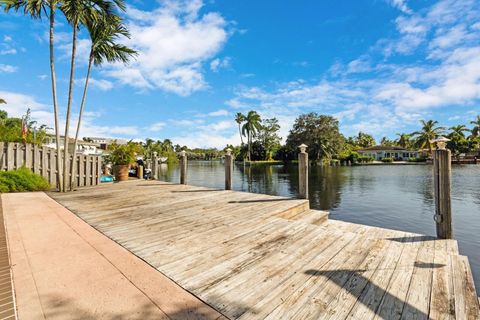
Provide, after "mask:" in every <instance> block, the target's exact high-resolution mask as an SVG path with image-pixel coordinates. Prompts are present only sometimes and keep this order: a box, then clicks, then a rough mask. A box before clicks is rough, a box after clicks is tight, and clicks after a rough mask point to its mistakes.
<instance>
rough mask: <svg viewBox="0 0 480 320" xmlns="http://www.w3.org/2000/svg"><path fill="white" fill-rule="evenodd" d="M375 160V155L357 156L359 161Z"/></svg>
mask: <svg viewBox="0 0 480 320" xmlns="http://www.w3.org/2000/svg"><path fill="white" fill-rule="evenodd" d="M373 160H374V159H373V157H369V156H359V157H358V158H357V162H359V163H367V162H372V161H373Z"/></svg>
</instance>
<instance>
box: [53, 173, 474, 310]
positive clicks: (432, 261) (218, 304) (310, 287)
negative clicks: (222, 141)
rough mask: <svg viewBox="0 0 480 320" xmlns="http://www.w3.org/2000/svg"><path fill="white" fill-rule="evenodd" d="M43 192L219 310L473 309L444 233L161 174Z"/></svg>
mask: <svg viewBox="0 0 480 320" xmlns="http://www.w3.org/2000/svg"><path fill="white" fill-rule="evenodd" d="M50 196H51V197H53V198H54V199H55V200H56V201H58V202H59V203H61V204H62V205H64V206H65V207H67V208H68V209H70V210H71V211H72V212H74V213H76V214H77V215H78V216H79V217H81V218H82V219H83V220H85V221H86V222H87V223H89V224H90V225H92V226H93V227H95V228H96V229H97V230H99V231H100V232H102V233H104V234H105V235H107V236H108V237H109V238H111V239H113V240H114V241H116V242H117V243H119V244H121V245H122V246H123V247H125V248H127V249H128V250H130V251H131V252H133V253H134V254H135V255H137V256H138V257H140V258H141V259H143V260H144V261H146V262H148V263H149V264H150V265H152V266H153V267H154V268H156V269H157V270H159V271H160V272H162V273H163V274H165V275H166V276H168V277H169V278H170V279H172V280H173V281H175V282H176V283H178V284H179V285H180V286H182V287H183V288H185V289H186V290H188V291H190V292H191V293H193V294H194V295H195V296H197V297H199V298H200V299H201V300H203V301H204V302H206V303H207V304H209V305H210V306H212V307H213V308H215V309H216V310H217V311H219V312H220V313H222V314H223V315H224V316H225V317H227V318H229V319H347V318H348V319H479V318H480V311H479V309H480V308H479V301H478V298H477V293H476V291H475V287H474V283H473V278H472V275H471V271H470V265H469V263H468V259H467V258H466V257H464V256H461V255H459V253H458V247H457V243H456V241H454V240H438V239H436V238H433V237H428V236H422V235H418V234H412V233H407V232H402V231H395V230H388V229H382V228H375V227H368V226H364V225H357V224H351V223H346V222H341V221H334V220H328V215H327V213H326V212H322V211H316V210H310V209H309V205H308V201H306V200H295V199H289V198H282V197H274V196H267V195H260V194H251V193H244V192H235V191H225V190H216V189H208V188H203V187H194V186H188V185H178V184H170V183H166V182H146V181H132V182H126V183H119V184H113V185H103V186H98V187H91V188H84V189H81V190H78V191H75V192H71V193H66V194H61V193H51V194H50ZM432 223H433V222H432ZM159 290H161V288H159Z"/></svg>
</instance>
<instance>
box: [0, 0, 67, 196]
mask: <svg viewBox="0 0 480 320" xmlns="http://www.w3.org/2000/svg"><path fill="white" fill-rule="evenodd" d="M2 2H3V4H4V5H5V11H6V12H8V11H10V10H11V9H13V10H15V12H17V11H19V10H20V8H23V14H24V15H29V16H30V17H31V18H33V19H41V17H42V13H45V14H47V12H48V13H49V14H48V16H49V23H50V26H49V48H50V49H49V50H50V75H51V80H52V99H53V113H54V121H55V135H56V147H57V159H56V164H57V186H58V189H59V191H62V190H63V189H62V183H61V182H62V173H61V171H60V164H61V158H60V130H59V120H58V102H57V79H56V74H55V59H54V50H53V40H54V25H55V10H56V9H57V6H58V5H59V4H60V3H61V0H2Z"/></svg>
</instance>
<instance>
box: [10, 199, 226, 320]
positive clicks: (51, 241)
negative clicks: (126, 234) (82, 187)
mask: <svg viewBox="0 0 480 320" xmlns="http://www.w3.org/2000/svg"><path fill="white" fill-rule="evenodd" d="M1 198H2V207H3V215H4V218H5V225H6V230H7V237H8V245H9V251H10V260H11V263H12V271H13V282H14V289H15V297H16V305H17V311H18V317H19V319H223V316H222V315H221V314H219V313H218V312H217V311H215V310H214V309H212V308H211V307H210V306H208V305H206V304H205V303H203V302H202V301H201V300H199V299H198V298H196V297H195V296H193V295H191V294H190V293H188V292H187V291H185V290H184V289H182V288H181V287H179V286H178V285H177V284H175V283H174V282H173V281H172V280H170V279H169V278H167V277H166V276H164V275H163V274H162V273H160V272H158V271H157V270H155V269H153V268H152V267H151V266H150V265H148V264H147V263H146V262H144V261H143V260H140V259H139V258H137V257H136V256H134V255H133V254H131V253H130V252H129V251H127V250H125V249H124V248H123V247H121V246H120V245H118V244H116V243H115V242H113V241H111V240H110V239H108V238H107V237H106V236H104V235H103V234H101V233H99V232H98V231H96V230H95V229H93V228H92V227H91V226H89V225H88V224H86V223H85V222H84V221H82V220H81V219H80V218H78V217H77V216H76V215H74V214H73V213H71V212H70V211H68V210H67V209H65V208H64V207H62V206H61V205H59V204H58V203H57V202H55V201H54V200H52V199H51V198H49V197H48V196H47V195H46V194H44V193H20V194H5V195H1Z"/></svg>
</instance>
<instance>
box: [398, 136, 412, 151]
mask: <svg viewBox="0 0 480 320" xmlns="http://www.w3.org/2000/svg"><path fill="white" fill-rule="evenodd" d="M397 136H398V139H397V140H396V143H398V145H399V146H400V147H402V148H406V149H408V148H410V144H411V141H410V139H411V138H412V135H411V134H408V133H397Z"/></svg>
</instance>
